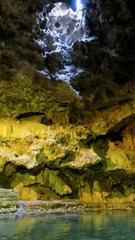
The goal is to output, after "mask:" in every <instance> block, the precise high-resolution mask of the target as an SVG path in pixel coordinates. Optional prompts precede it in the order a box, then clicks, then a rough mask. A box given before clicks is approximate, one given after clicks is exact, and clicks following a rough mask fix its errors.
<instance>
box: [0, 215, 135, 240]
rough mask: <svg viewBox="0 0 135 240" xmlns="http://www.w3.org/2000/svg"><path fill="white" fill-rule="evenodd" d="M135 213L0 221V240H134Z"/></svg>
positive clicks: (28, 217) (39, 217)
mask: <svg viewBox="0 0 135 240" xmlns="http://www.w3.org/2000/svg"><path fill="white" fill-rule="evenodd" d="M134 226H135V212H134V211H131V212H130V211H129V212H128V211H114V212H111V211H110V212H109V211H108V212H107V211H103V212H90V213H84V214H65V215H64V214H63V215H44V216H36V217H34V216H25V217H23V218H18V219H15V218H5V219H0V240H44V239H45V240H68V239H69V240H87V239H88V240H99V239H100V240H127V239H130V240H134V239H135V237H134V236H135V227H134Z"/></svg>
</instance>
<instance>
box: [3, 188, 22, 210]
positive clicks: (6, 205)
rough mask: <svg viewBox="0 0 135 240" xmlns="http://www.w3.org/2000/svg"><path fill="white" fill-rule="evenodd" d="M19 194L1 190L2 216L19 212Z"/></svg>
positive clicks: (13, 191) (9, 190)
mask: <svg viewBox="0 0 135 240" xmlns="http://www.w3.org/2000/svg"><path fill="white" fill-rule="evenodd" d="M17 201H18V192H17V191H15V190H11V189H2V188H0V214H5V213H14V212H16V211H17Z"/></svg>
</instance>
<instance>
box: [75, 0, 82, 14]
mask: <svg viewBox="0 0 135 240" xmlns="http://www.w3.org/2000/svg"><path fill="white" fill-rule="evenodd" d="M81 9H82V3H81V0H76V11H77V12H78V11H80V10H81Z"/></svg>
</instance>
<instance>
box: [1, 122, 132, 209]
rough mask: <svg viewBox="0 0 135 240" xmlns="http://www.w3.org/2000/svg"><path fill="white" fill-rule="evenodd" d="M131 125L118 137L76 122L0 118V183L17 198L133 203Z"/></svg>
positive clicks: (89, 203)
mask: <svg viewBox="0 0 135 240" xmlns="http://www.w3.org/2000/svg"><path fill="white" fill-rule="evenodd" d="M95 124H96V123H95ZM133 125H134V124H133V123H131V124H130V126H128V127H124V130H122V132H121V134H122V136H123V140H121V139H119V140H118V139H116V140H114V139H113V138H112V139H111V135H109V134H106V135H97V134H95V133H94V132H93V131H91V130H90V128H88V127H83V126H79V125H78V126H74V125H68V126H66V127H62V126H58V125H51V126H45V125H42V124H39V123H36V122H29V121H22V122H17V121H13V120H12V121H11V120H8V121H7V120H3V121H2V120H1V122H0V130H1V144H0V172H1V177H0V185H1V186H2V187H4V188H14V189H17V190H18V192H19V199H21V200H53V199H57V200H67V199H69V200H71V199H75V200H77V201H79V202H82V203H83V204H85V205H86V206H89V207H103V208H106V207H112V208H116V207H119V208H120V207H133V206H134V199H135V159H134V156H135V152H134V150H135V147H134V140H133V139H134V133H133V132H132V134H131V130H130V129H131V128H132V127H133ZM93 127H94V123H93ZM116 134H117V132H116ZM128 134H130V138H126V139H128V141H127V142H126V148H125V135H126V136H127V135H128Z"/></svg>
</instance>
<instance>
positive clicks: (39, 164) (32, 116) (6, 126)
mask: <svg viewBox="0 0 135 240" xmlns="http://www.w3.org/2000/svg"><path fill="white" fill-rule="evenodd" d="M54 2H55V1H48V0H47V1H43V0H34V1H33V0H27V1H24V0H1V1H0V117H1V119H0V185H1V186H2V187H5V188H16V189H18V191H19V193H20V198H21V199H25V200H30V199H43V200H45V199H67V198H68V199H73V198H75V199H80V200H81V201H82V202H84V203H85V204H86V205H88V206H93V205H94V204H95V205H94V206H96V207H99V206H100V205H102V206H103V205H104V207H105V206H107V204H109V206H111V207H117V206H119V207H120V204H125V206H130V207H132V206H134V203H135V130H134V129H135V95H134V90H135V83H134V82H135V52H134V51H135V50H134V42H135V21H134V20H135V10H134V6H133V0H113V1H111V0H91V1H89V0H87V1H86V2H85V19H86V29H87V31H88V33H89V34H90V35H94V36H97V39H95V40H94V41H92V42H87V43H85V42H81V43H77V42H76V43H75V44H74V46H73V52H72V62H73V64H75V65H76V66H78V67H83V68H84V69H85V71H84V73H82V74H80V75H79V76H76V77H74V78H73V79H72V80H71V85H72V86H73V87H74V88H75V89H76V90H77V91H79V92H80V95H81V96H82V97H81V98H80V97H79V96H77V95H75V93H74V92H73V91H72V89H71V88H70V87H69V86H68V85H67V84H66V83H64V82H61V81H55V80H54V79H48V78H47V77H45V76H44V75H42V74H40V73H39V72H38V71H37V70H41V69H42V68H43V67H44V66H45V65H46V62H45V59H44V58H43V57H42V55H41V53H42V51H43V50H42V49H41V48H40V47H39V46H37V45H36V44H35V42H34V40H33V39H36V38H37V37H38V36H40V34H41V33H40V31H39V27H38V25H37V24H36V12H37V11H40V10H42V8H43V5H45V4H46V5H47V4H50V5H49V6H50V8H51V7H52V6H53V3H54ZM66 2H67V4H69V5H71V2H70V1H66ZM78 52H79V58H78ZM54 61H55V59H54Z"/></svg>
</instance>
